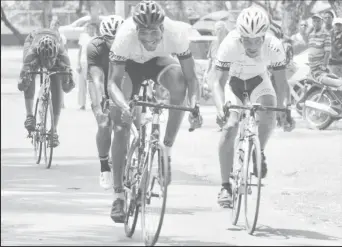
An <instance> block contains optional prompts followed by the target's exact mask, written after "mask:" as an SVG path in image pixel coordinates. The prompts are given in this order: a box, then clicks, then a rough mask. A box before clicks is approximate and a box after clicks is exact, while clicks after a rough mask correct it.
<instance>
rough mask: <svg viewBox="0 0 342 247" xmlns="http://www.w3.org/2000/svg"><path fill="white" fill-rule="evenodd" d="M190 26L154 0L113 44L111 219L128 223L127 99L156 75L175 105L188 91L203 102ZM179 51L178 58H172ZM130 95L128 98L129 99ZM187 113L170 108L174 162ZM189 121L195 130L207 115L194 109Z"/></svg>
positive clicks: (168, 141)
mask: <svg viewBox="0 0 342 247" xmlns="http://www.w3.org/2000/svg"><path fill="white" fill-rule="evenodd" d="M188 35H189V30H188V26H187V25H184V24H183V23H181V22H178V21H173V20H170V19H169V18H167V17H165V13H164V10H163V9H162V8H161V6H160V5H159V4H158V3H156V2H154V1H141V2H140V3H138V4H137V5H136V7H135V9H134V11H133V15H132V17H131V18H129V19H127V20H125V22H124V23H123V24H122V26H121V27H120V29H119V30H118V33H117V35H116V38H115V41H114V43H113V45H112V48H111V51H110V54H109V60H110V66H109V74H108V93H109V97H110V98H111V99H112V100H113V101H114V103H115V105H116V106H118V107H117V110H116V111H115V112H114V111H111V119H113V120H114V132H115V136H114V141H113V145H112V157H113V175H114V177H113V178H114V181H113V182H114V191H115V193H114V194H115V195H114V202H113V206H112V211H111V218H112V219H113V221H114V222H120V223H122V222H123V221H124V217H125V215H124V211H123V205H124V201H123V199H124V194H123V168H124V163H125V156H126V153H127V148H126V147H127V141H128V137H129V128H122V125H123V124H125V125H126V126H127V124H129V123H131V121H132V117H133V116H132V115H131V112H130V107H129V104H128V102H127V98H130V97H131V95H133V94H137V93H138V92H139V90H140V85H141V83H142V82H143V80H148V79H152V80H154V81H155V82H157V83H161V84H162V85H163V86H164V87H165V88H166V89H167V90H168V91H169V93H170V104H173V105H182V104H183V103H184V101H185V95H186V91H187V90H188V101H189V104H190V107H195V105H196V104H197V103H198V102H197V101H198V92H199V89H198V88H199V87H198V80H197V76H196V72H195V63H194V59H193V57H192V54H191V51H190V49H189V45H190V41H189V37H188ZM172 54H176V55H177V57H178V60H179V61H177V59H175V58H173V57H172ZM125 70H126V71H127V73H128V75H129V77H130V79H131V81H132V92H126V90H124V86H123V85H122V84H127V82H126V81H124V82H123V83H122V78H123V76H124V73H125ZM127 96H128V97H127ZM183 116H184V113H183V112H181V111H174V110H170V111H169V118H168V122H167V127H166V131H165V137H164V145H165V146H166V150H167V152H168V158H169V161H170V157H171V147H172V145H173V143H174V141H175V138H176V135H177V132H178V130H179V127H180V124H181V122H182V119H183ZM189 121H190V123H191V124H192V126H193V127H194V128H199V127H200V126H201V123H202V121H201V117H200V116H199V117H195V116H193V115H192V113H190V115H189Z"/></svg>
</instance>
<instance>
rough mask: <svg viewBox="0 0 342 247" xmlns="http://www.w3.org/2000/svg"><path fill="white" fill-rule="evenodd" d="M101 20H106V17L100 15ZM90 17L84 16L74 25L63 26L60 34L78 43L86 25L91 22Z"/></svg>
mask: <svg viewBox="0 0 342 247" xmlns="http://www.w3.org/2000/svg"><path fill="white" fill-rule="evenodd" d="M99 17H100V20H102V19H103V18H105V17H106V16H104V15H100V16H99ZM89 20H90V16H89V15H87V16H83V17H81V18H79V19H77V20H76V21H74V22H73V23H71V24H69V25H65V26H61V27H60V28H59V32H60V33H61V34H64V36H65V37H66V38H67V40H68V41H78V39H79V37H80V34H81V33H82V32H84V30H85V26H86V24H87V23H88V22H89Z"/></svg>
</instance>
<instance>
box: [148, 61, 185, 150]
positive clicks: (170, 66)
mask: <svg viewBox="0 0 342 247" xmlns="http://www.w3.org/2000/svg"><path fill="white" fill-rule="evenodd" d="M151 67H152V66H151ZM154 70H156V71H158V70H159V71H158V74H157V77H156V80H157V82H159V83H161V84H162V85H163V86H164V87H165V88H166V89H167V90H168V91H169V95H170V104H172V105H183V104H184V99H185V95H186V89H187V86H186V81H185V77H184V75H183V72H182V69H181V67H180V65H179V62H178V61H177V60H175V59H174V58H171V57H159V58H158V59H157V60H156V65H155V68H154ZM183 117H184V112H183V111H177V110H169V117H168V121H167V126H166V131H165V137H164V144H165V146H166V149H167V150H168V151H169V156H171V152H170V149H171V147H172V146H173V143H174V142H175V139H176V136H177V133H178V131H179V128H180V125H181V123H182V120H183Z"/></svg>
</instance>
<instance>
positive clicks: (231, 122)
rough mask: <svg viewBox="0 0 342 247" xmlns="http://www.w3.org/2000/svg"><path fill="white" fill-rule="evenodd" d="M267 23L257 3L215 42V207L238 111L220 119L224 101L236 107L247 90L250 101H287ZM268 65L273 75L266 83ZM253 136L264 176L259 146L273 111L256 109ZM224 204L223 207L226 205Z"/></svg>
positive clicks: (226, 187) (225, 190) (225, 197)
mask: <svg viewBox="0 0 342 247" xmlns="http://www.w3.org/2000/svg"><path fill="white" fill-rule="evenodd" d="M269 26H270V22H269V18H268V16H267V13H266V12H264V11H263V10H261V9H260V8H257V7H249V8H246V9H244V10H243V11H242V12H241V13H240V15H239V17H238V19H237V22H236V29H235V30H233V31H231V32H230V33H229V34H228V35H227V37H226V38H225V39H224V40H223V42H222V43H221V45H220V47H219V49H218V52H217V59H216V63H215V68H214V69H213V70H212V73H211V79H212V80H213V84H212V85H213V96H214V101H215V105H216V108H217V114H218V116H217V121H218V122H219V123H221V124H222V126H223V130H222V136H221V139H220V143H219V160H220V166H221V178H222V188H221V191H220V193H219V196H218V202H219V204H221V205H225V206H230V205H229V204H230V202H231V195H232V191H231V185H230V183H229V175H230V171H231V167H232V164H233V155H234V140H235V137H236V134H237V130H238V122H239V111H238V110H232V111H231V112H230V115H229V118H228V119H224V113H223V109H222V108H223V106H224V103H225V102H227V101H230V102H231V103H232V104H237V105H242V101H243V91H244V90H247V92H248V93H249V96H250V100H251V102H252V103H255V102H258V103H261V104H262V105H265V106H277V107H284V106H286V105H287V102H290V101H289V86H288V83H287V80H286V75H285V65H286V56H285V52H284V48H283V46H282V44H281V42H280V40H279V39H277V38H276V37H274V36H272V35H269V34H268V33H267V31H268V29H269ZM268 68H271V71H272V74H273V75H274V80H275V88H273V86H272V82H271V80H270V76H269V74H268ZM259 118H260V122H259V138H260V143H261V148H262V157H263V158H262V177H265V176H266V173H267V165H266V162H265V155H264V152H263V150H264V148H265V145H266V142H267V140H268V139H269V137H270V135H271V133H272V130H273V129H274V127H275V123H276V116H275V113H274V112H260V113H259ZM279 118H280V122H281V124H282V125H283V126H284V130H286V131H290V130H292V129H293V127H294V125H292V126H289V125H288V124H289V123H287V121H286V115H285V113H281V114H279ZM227 204H228V205H227Z"/></svg>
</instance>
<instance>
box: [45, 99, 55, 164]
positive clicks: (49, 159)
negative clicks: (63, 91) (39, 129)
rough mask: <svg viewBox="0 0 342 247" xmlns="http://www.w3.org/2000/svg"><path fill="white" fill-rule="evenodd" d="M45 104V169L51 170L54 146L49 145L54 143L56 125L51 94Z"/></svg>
mask: <svg viewBox="0 0 342 247" xmlns="http://www.w3.org/2000/svg"><path fill="white" fill-rule="evenodd" d="M43 104H44V110H45V111H44V125H43V126H44V128H43V130H44V136H45V138H43V140H44V143H43V146H44V153H43V154H44V161H45V167H46V169H50V167H51V163H52V156H53V145H49V141H53V134H54V131H55V125H54V121H53V107H52V101H51V97H50V93H48V95H47V100H46V101H45V102H43ZM48 112H50V118H51V129H50V130H51V131H50V133H49V131H47V129H46V122H47V115H48ZM48 149H50V153H49V155H48V156H49V157H47V154H46V152H47V150H48Z"/></svg>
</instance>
